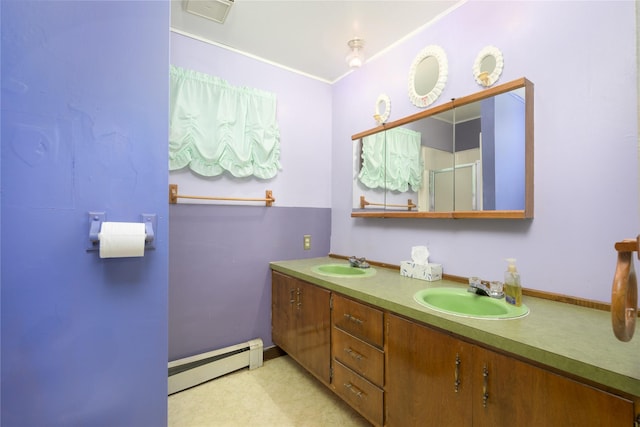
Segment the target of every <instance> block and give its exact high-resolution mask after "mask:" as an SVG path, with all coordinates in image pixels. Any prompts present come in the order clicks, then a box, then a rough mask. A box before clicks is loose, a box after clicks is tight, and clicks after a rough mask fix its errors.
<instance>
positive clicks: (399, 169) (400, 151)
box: [358, 128, 423, 192]
mask: <svg viewBox="0 0 640 427" xmlns="http://www.w3.org/2000/svg"><path fill="white" fill-rule="evenodd" d="M420 146H421V136H420V132H416V131H412V130H409V129H404V128H393V129H389V130H388V131H385V132H378V133H375V134H373V135H369V136H366V137H364V138H362V167H361V169H360V173H359V174H358V179H360V182H362V183H363V184H364V185H366V186H367V187H369V188H384V189H387V190H393V191H401V192H405V191H407V190H408V189H409V186H410V187H411V190H412V191H418V190H419V189H420V187H421V185H422V170H423V162H422V157H421V156H420ZM385 147H386V148H385Z"/></svg>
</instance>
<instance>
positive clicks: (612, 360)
mask: <svg viewBox="0 0 640 427" xmlns="http://www.w3.org/2000/svg"><path fill="white" fill-rule="evenodd" d="M335 263H344V264H348V263H347V262H346V261H342V260H336V259H335V258H330V257H320V258H306V259H298V260H286V261H274V262H271V263H270V267H271V269H272V270H274V271H279V272H281V273H284V274H288V275H290V276H293V277H296V278H298V279H301V280H305V281H307V282H310V283H313V284H315V285H317V286H320V287H323V288H325V289H328V290H331V291H335V292H338V293H340V294H342V295H345V296H348V297H352V298H355V299H358V300H360V301H363V302H365V303H367V304H370V305H373V306H376V307H379V308H381V309H383V310H386V311H389V312H391V313H396V314H399V315H401V316H404V317H406V318H409V319H412V320H415V321H417V322H420V323H423V324H425V325H429V326H433V327H436V328H439V329H441V330H444V331H448V332H450V333H452V334H455V335H458V336H459V337H462V338H467V339H469V340H471V341H475V342H478V343H480V344H484V345H486V346H488V347H493V348H495V349H498V350H502V351H504V352H507V353H511V354H514V355H517V356H520V357H522V358H524V359H528V360H531V361H533V362H537V363H539V364H541V365H544V366H548V367H550V368H554V369H557V370H559V371H562V372H565V373H567V374H571V375H574V376H576V377H578V378H582V379H584V380H588V381H591V382H594V383H597V384H601V385H603V386H605V387H610V388H611V389H615V390H619V391H621V392H624V393H628V394H630V395H633V396H637V397H640V337H635V338H634V339H632V340H631V341H630V342H627V343H623V342H620V341H618V340H617V339H616V338H615V336H614V335H613V330H612V328H611V316H610V313H609V312H606V311H602V310H596V309H593V308H587V307H581V306H576V305H572V304H566V303H561V302H556V301H550V300H546V299H542V298H535V297H531V296H524V297H523V303H524V304H526V305H527V306H528V307H529V309H530V313H529V314H528V315H527V316H526V317H523V318H519V319H509V320H478V319H468V318H464V317H459V316H454V315H448V314H445V313H440V312H436V311H434V310H430V309H429V308H427V307H423V306H421V305H420V304H418V303H417V302H415V301H414V299H413V295H414V294H415V293H416V292H417V291H419V290H421V289H425V288H430V287H442V286H447V287H464V286H463V285H461V284H460V283H456V282H452V281H448V280H439V281H434V282H427V281H424V280H418V279H412V278H408V277H404V276H401V275H400V274H399V273H398V271H396V270H392V269H386V268H381V267H374V268H375V270H376V274H374V275H373V276H370V277H363V278H337V277H328V276H324V275H320V274H318V273H315V272H314V271H312V267H314V266H317V265H321V264H335ZM514 374H515V375H517V372H516V373H514Z"/></svg>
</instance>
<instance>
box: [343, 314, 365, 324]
mask: <svg viewBox="0 0 640 427" xmlns="http://www.w3.org/2000/svg"><path fill="white" fill-rule="evenodd" d="M344 317H346V318H347V319H348V320H350V321H352V322H353V323H355V324H357V325H362V324H363V323H364V321H363V320H362V319H358V318H357V317H355V316H352V315H350V314H349V313H345V314H344Z"/></svg>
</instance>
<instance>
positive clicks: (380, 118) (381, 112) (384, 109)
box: [373, 93, 391, 125]
mask: <svg viewBox="0 0 640 427" xmlns="http://www.w3.org/2000/svg"><path fill="white" fill-rule="evenodd" d="M389 114H391V100H390V99H389V97H388V96H387V95H385V94H384V93H383V94H381V95H380V96H378V100H377V101H376V113H375V114H374V115H373V118H374V119H375V121H376V123H378V124H379V125H381V124H383V123H384V122H386V121H387V119H388V118H389Z"/></svg>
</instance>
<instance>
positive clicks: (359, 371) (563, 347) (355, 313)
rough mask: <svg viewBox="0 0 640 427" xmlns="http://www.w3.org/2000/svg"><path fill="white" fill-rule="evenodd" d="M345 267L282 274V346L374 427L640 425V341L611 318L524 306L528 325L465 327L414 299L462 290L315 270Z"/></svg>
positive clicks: (394, 274) (277, 332)
mask: <svg viewBox="0 0 640 427" xmlns="http://www.w3.org/2000/svg"><path fill="white" fill-rule="evenodd" d="M335 262H336V260H335V259H334V258H329V257H323V258H313V259H304V260H293V261H280V262H273V263H271V269H272V298H273V300H272V307H273V311H272V329H273V342H274V343H275V344H276V345H278V346H280V347H281V348H282V349H283V350H284V351H286V352H287V353H288V354H289V355H290V356H291V357H292V358H293V359H294V360H296V361H297V362H298V363H299V364H300V365H302V366H303V367H304V368H305V369H307V370H308V371H309V372H310V373H311V374H313V375H314V376H315V377H316V378H318V380H320V381H321V382H323V383H324V384H325V385H327V386H328V387H329V388H330V389H331V390H333V391H334V392H335V393H336V394H337V395H338V396H340V397H341V398H342V399H343V400H345V401H346V402H347V403H349V404H350V405H351V406H352V407H353V408H354V409H355V410H357V411H358V412H359V413H360V414H362V415H363V416H364V417H365V418H366V419H367V420H369V421H370V422H371V423H372V424H374V425H377V426H383V425H384V426H402V427H404V426H412V425H437V426H455V427H459V426H494V427H495V426H511V425H517V426H532V427H533V426H563V427H564V426H568V425H576V426H577V425H580V426H599V427H601V426H611V427H613V426H615V427H620V426H635V425H638V424H637V422H638V421H637V420H640V417H638V414H640V406H639V404H640V363H638V360H639V359H638V356H639V355H640V344H639V343H640V341H639V340H637V339H636V340H635V342H634V341H633V340H632V341H631V342H629V343H621V342H619V341H617V340H616V339H615V337H614V336H613V332H612V331H611V322H610V313H609V312H606V311H601V310H595V309H590V308H586V307H579V306H576V305H571V304H565V303H559V302H554V301H550V300H545V299H540V298H533V297H525V298H524V302H525V304H527V305H528V306H529V308H530V310H531V312H530V314H529V315H528V316H526V317H523V318H519V319H509V320H478V319H469V318H464V317H457V316H453V315H449V314H445V313H439V312H436V311H432V310H430V309H428V308H426V307H423V306H421V305H419V304H418V303H417V302H415V301H414V300H413V295H414V294H415V293H416V292H417V291H419V290H421V289H425V288H429V287H442V286H447V287H455V286H464V285H462V284H460V283H456V282H451V281H448V280H441V281H436V282H426V281H422V280H417V279H411V278H407V277H402V276H400V274H399V272H398V271H397V270H394V269H386V268H380V267H374V268H375V270H376V271H375V274H374V275H372V276H369V277H363V278H355V277H354V278H341V277H328V276H324V275H320V274H318V273H316V272H314V271H313V270H312V268H313V267H314V266H317V265H320V264H327V263H335ZM345 263H346V261H345Z"/></svg>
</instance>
